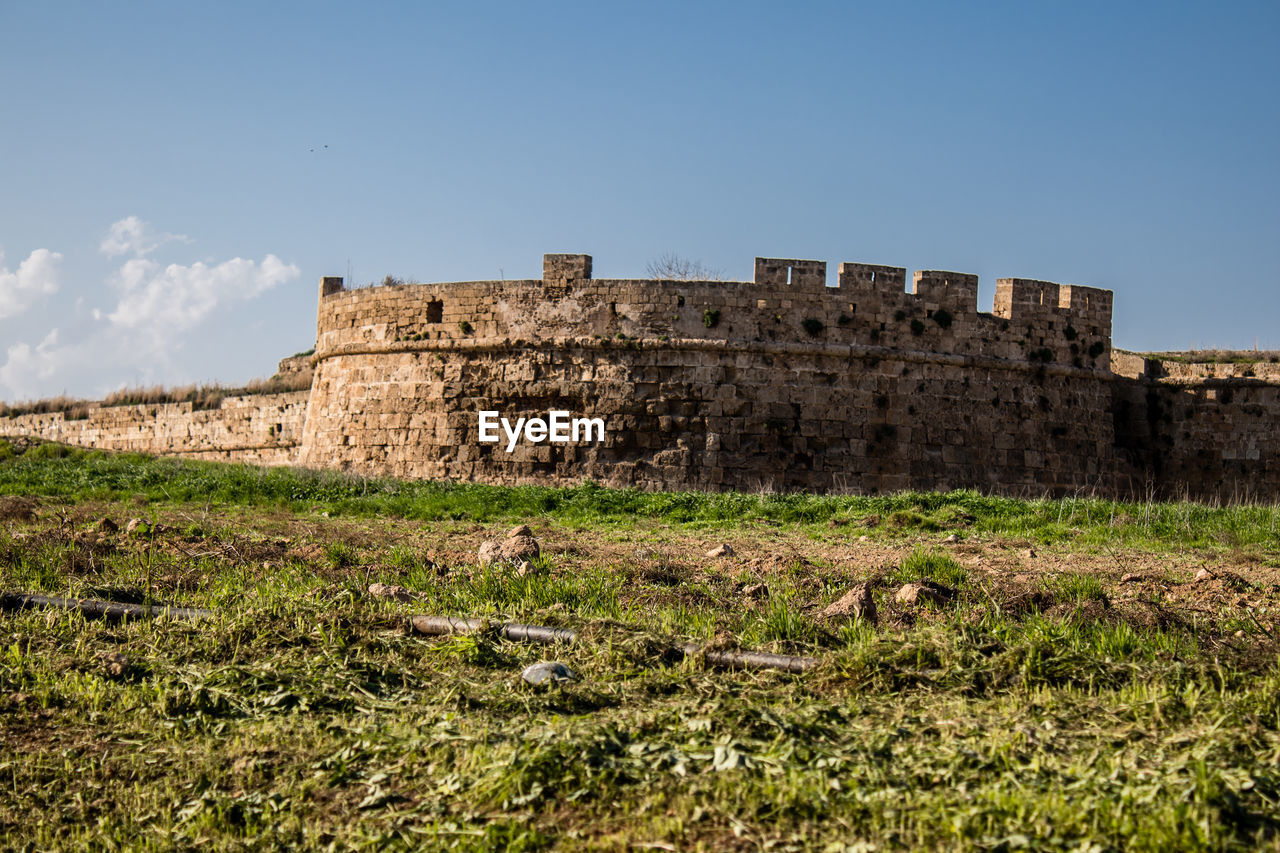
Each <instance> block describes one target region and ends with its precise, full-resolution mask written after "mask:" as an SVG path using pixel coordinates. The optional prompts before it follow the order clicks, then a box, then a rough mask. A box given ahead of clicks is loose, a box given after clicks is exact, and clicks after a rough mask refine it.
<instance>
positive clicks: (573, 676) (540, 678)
mask: <svg viewBox="0 0 1280 853" xmlns="http://www.w3.org/2000/svg"><path fill="white" fill-rule="evenodd" d="M520 677H521V678H522V679H524V681H525V683H526V684H564V683H566V682H569V681H577V680H578V674H577V673H576V672H574V671H573V670H571V669H569V667H567V666H565V665H564V664H562V663H561V662H560V661H558V660H553V661H544V662H542V663H535V664H533V665H532V666H527V667H525V670H524V672H522V673H520Z"/></svg>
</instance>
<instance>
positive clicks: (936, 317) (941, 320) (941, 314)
mask: <svg viewBox="0 0 1280 853" xmlns="http://www.w3.org/2000/svg"><path fill="white" fill-rule="evenodd" d="M954 319H955V318H954V317H952V316H951V312H950V311H948V310H947V309H946V308H939V309H938V310H937V311H934V312H933V322H935V323H937V324H938V325H939V326H941V327H942V328H944V329H949V328H951V321H952V320H954Z"/></svg>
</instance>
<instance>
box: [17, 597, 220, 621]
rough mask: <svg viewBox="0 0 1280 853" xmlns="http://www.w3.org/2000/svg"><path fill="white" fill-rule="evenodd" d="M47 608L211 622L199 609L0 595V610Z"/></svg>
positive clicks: (116, 616)
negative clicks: (206, 620) (207, 620)
mask: <svg viewBox="0 0 1280 853" xmlns="http://www.w3.org/2000/svg"><path fill="white" fill-rule="evenodd" d="M37 607H48V608H52V609H55V610H79V611H80V612H81V613H83V614H84V615H85V617H86V618H89V619H112V620H117V619H152V618H155V617H158V616H168V617H170V618H173V619H212V618H213V617H214V616H217V613H215V612H214V611H212V610H204V609H201V608H199V607H173V606H171V605H168V604H125V603H123V602H119V601H99V600H97V599H93V598H63V597H61V596H57V595H38V594H35V593H26V592H0V610H29V609H34V608H37Z"/></svg>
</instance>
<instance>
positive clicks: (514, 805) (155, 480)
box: [0, 445, 1280, 850]
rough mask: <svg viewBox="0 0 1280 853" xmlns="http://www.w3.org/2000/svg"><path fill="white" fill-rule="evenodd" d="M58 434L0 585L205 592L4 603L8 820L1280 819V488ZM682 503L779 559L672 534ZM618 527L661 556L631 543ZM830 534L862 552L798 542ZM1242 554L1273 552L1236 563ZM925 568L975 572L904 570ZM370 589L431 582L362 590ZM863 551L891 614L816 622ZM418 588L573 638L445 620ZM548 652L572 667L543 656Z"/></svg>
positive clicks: (1124, 843)
mask: <svg viewBox="0 0 1280 853" xmlns="http://www.w3.org/2000/svg"><path fill="white" fill-rule="evenodd" d="M41 447H51V446H50V445H43V446H41ZM52 447H55V449H52V450H46V449H39V448H37V451H35V452H33V451H27V452H26V453H25V454H20V455H19V454H14V455H13V457H12V458H9V459H8V460H7V461H0V494H8V495H12V496H21V501H20V502H19V501H17V499H15V498H9V499H5V500H9V501H10V502H11V503H12V508H13V511H12V512H11V513H7V514H5V515H4V517H3V518H0V578H2V580H0V583H2V585H3V587H4V588H5V589H21V590H24V591H28V592H45V593H49V594H65V595H73V596H79V597H97V598H110V599H114V600H119V601H125V600H132V601H135V602H142V601H155V602H161V603H169V604H177V605H183V606H191V607H205V608H210V609H214V610H216V611H217V615H216V616H215V617H214V618H213V619H211V620H206V621H202V622H200V623H188V622H182V621H177V620H167V619H163V618H161V619H157V620H154V621H139V622H133V621H125V622H118V623H109V622H102V621H89V620H86V619H84V618H83V617H82V616H81V615H80V614H78V613H76V612H66V611H33V610H28V611H21V612H13V613H6V614H3V615H0V619H3V625H2V630H0V847H5V848H15V849H30V850H44V849H86V848H92V849H98V848H108V849H110V848H127V849H142V850H148V849H155V850H161V849H165V850H168V849H191V848H204V849H215V850H223V849H237V850H238V849H250V848H252V849H255V850H256V849H296V848H304V849H314V848H332V849H364V848H369V849H375V848H376V849H460V850H490V849H515V850H541V849H551V848H554V849H569V850H575V849H680V850H726V849H728V850H733V849H742V850H753V849H760V848H769V849H776V850H811V849H819V850H826V849H831V850H846V849H987V850H1014V849H1023V848H1025V849H1038V850H1081V849H1103V850H1107V849H1125V850H1170V849H1177V850H1196V849H1206V850H1208V849H1212V850H1255V849H1260V848H1264V849H1275V848H1276V847H1277V845H1278V843H1280V805H1278V803H1280V733H1278V732H1280V658H1278V657H1277V655H1278V652H1280V649H1278V647H1277V645H1276V643H1275V642H1274V639H1273V635H1274V634H1275V632H1276V630H1277V624H1276V622H1277V619H1276V616H1277V612H1278V611H1277V604H1278V603H1280V591H1278V590H1277V588H1276V587H1275V584H1274V582H1272V581H1269V580H1267V578H1269V577H1271V575H1267V574H1265V571H1264V569H1263V568H1259V570H1258V572H1252V571H1251V570H1250V569H1249V568H1248V566H1250V565H1256V566H1258V567H1265V566H1266V565H1268V564H1269V562H1270V561H1273V560H1274V559H1275V557H1276V549H1277V544H1276V541H1275V539H1274V537H1273V536H1270V535H1269V533H1268V531H1269V529H1270V528H1271V526H1272V525H1274V522H1275V513H1276V510H1275V508H1274V507H1220V508H1210V507H1200V506H1193V505H1183V504H1159V505H1150V506H1146V505H1133V504H1122V503H1114V502H1103V501H1093V500H1079V501H1057V502H1054V501H1013V500H1008V499H996V498H987V497H983V496H980V495H977V494H974V493H967V492H966V493H952V494H949V495H898V496H892V497H886V498H815V497H804V496H787V497H775V496H750V495H734V494H730V495H660V494H646V493H638V492H622V491H612V490H607V489H601V488H598V487H595V486H590V485H588V486H579V487H575V488H570V489H536V488H516V489H502V488H497V487H483V486H446V485H441V484H430V483H403V482H397V481H392V480H365V479H359V478H353V477H344V476H342V475H330V474H316V473H313V472H306V471H296V470H263V469H256V468H252V467H248V466H239V465H218V464H213V463H194V462H175V461H172V460H160V459H153V458H150V457H137V456H113V455H107V454H98V453H85V452H82V451H67V450H59V449H56V446H52ZM6 505H8V504H6ZM324 513H328V514H329V516H328V517H326V516H325V515H324ZM895 513H907V514H910V515H911V516H912V518H908V519H906V520H905V521H904V520H903V519H901V518H899V519H897V520H896V521H891V519H892V518H893V517H894V514H895ZM133 516H139V517H144V521H145V524H140V525H138V526H136V527H135V529H134V531H133V532H132V533H129V532H126V530H125V529H124V521H125V520H127V519H128V518H130V517H133ZM873 516H877V517H878V518H876V519H874V522H875V523H874V524H871V523H869V522H870V521H872V520H873V519H872V517H873ZM104 517H105V518H109V519H113V520H114V523H113V524H106V523H104V522H103V521H102V519H103V518H104ZM915 518H918V519H924V520H925V521H927V522H928V523H927V524H926V523H923V522H920V521H916V520H914V519H915ZM1117 519H1121V520H1120V521H1119V522H1117ZM761 520H764V521H767V522H769V523H768V524H761V523H760V522H761ZM516 521H521V522H528V523H530V524H531V525H533V526H534V529H535V533H536V535H538V536H539V537H540V538H541V539H542V540H543V542H544V551H543V555H542V557H540V558H539V559H538V560H537V561H536V563H535V564H534V565H532V566H531V567H530V569H531V570H530V571H527V572H526V573H525V574H523V575H520V574H518V573H517V572H516V571H515V569H514V567H503V566H489V567H485V568H481V567H479V566H478V565H476V563H475V560H474V553H475V551H474V549H475V547H476V546H478V544H479V540H480V539H481V538H483V537H485V536H490V535H492V532H491V531H492V529H494V528H496V527H498V526H499V525H503V524H506V523H508V522H516ZM833 521H835V522H836V523H835V524H834V525H833V524H832V523H831V522H833ZM935 524H936V525H938V526H939V529H940V530H954V531H958V532H959V534H960V536H961V539H962V543H961V544H962V545H963V548H964V549H965V550H964V551H963V552H962V551H960V550H957V549H958V548H960V547H961V546H960V545H957V546H955V547H952V548H950V549H948V548H947V547H944V546H941V545H939V544H938V541H939V538H940V537H939V535H938V533H939V530H929V529H928V527H929V526H930V525H935ZM484 525H491V527H485V526H484ZM672 528H676V529H679V530H682V531H686V533H685V534H682V535H687V536H691V537H697V536H699V535H702V534H700V533H699V532H700V531H703V532H706V531H710V532H711V533H712V534H713V535H714V538H716V539H719V538H720V537H721V536H722V534H724V535H725V536H727V537H731V538H733V540H734V542H735V547H737V546H738V543H742V544H741V547H739V548H738V550H740V551H750V552H751V553H753V554H754V553H760V554H764V555H766V559H763V560H761V559H756V558H752V559H747V558H744V557H733V558H727V559H723V560H720V561H712V560H708V559H704V558H702V557H701V555H702V553H703V552H705V550H706V549H707V547H709V545H703V546H701V547H699V548H697V549H693V548H691V547H689V545H688V542H689V540H688V539H675V540H672V539H670V538H662V539H661V541H660V546H654V545H650V544H648V543H651V542H655V541H658V540H659V535H661V536H662V537H668V536H669V534H670V530H671V529H672ZM793 534H794V535H793ZM623 535H625V541H626V542H627V543H640V544H641V545H642V546H643V548H642V549H641V550H640V551H628V552H627V555H626V556H625V557H620V556H618V555H619V553H620V552H619V551H618V550H617V549H618V545H617V541H616V540H617V539H618V538H619V536H623ZM782 535H786V536H791V537H792V538H789V539H779V538H778V537H779V536H782ZM864 535H865V536H869V537H870V538H871V539H872V540H873V541H872V542H871V543H869V544H860V543H859V541H858V539H859V537H861V536H864ZM999 536H1006V537H1014V536H1016V537H1023V538H1026V539H1028V540H1033V541H1035V542H1037V543H1052V544H1053V547H1054V549H1055V555H1056V562H1055V563H1054V564H1053V565H1054V570H1053V571H1044V572H1041V573H1038V574H1029V573H1028V571H1027V569H1026V566H1025V565H1022V564H1020V565H1018V566H1011V567H1009V568H1007V569H1005V568H1000V566H1001V565H1003V563H1002V561H1007V560H1008V557H1007V554H1008V548H1007V547H1005V546H1004V545H1003V544H1001V543H999V542H994V541H987V540H986V539H985V537H999ZM703 538H704V540H707V541H710V540H711V539H712V538H713V536H711V535H706V536H703ZM819 538H820V539H821V541H822V547H823V548H825V549H828V550H829V551H830V550H832V549H834V550H836V551H840V552H842V553H847V554H849V555H851V561H850V565H852V568H849V567H845V564H843V563H842V564H841V566H840V567H833V566H831V565H829V564H828V561H825V560H822V559H818V558H817V557H816V556H815V557H814V559H812V560H806V559H804V558H803V555H801V556H797V555H796V554H794V553H793V552H792V551H791V548H792V547H793V546H792V545H791V544H790V543H792V542H795V541H799V542H804V541H814V542H815V543H816V542H817V541H818V539H819ZM459 540H460V541H462V542H463V543H464V546H455V545H454V544H450V543H454V542H455V541H459ZM551 541H556V542H570V543H571V544H572V547H569V546H557V547H555V548H551V547H546V545H547V543H548V542H551ZM984 541H987V544H983V543H984ZM682 543H683V544H682ZM876 543H889V544H888V545H878V544H876ZM628 547H630V545H628ZM680 548H684V549H685V550H688V551H692V554H691V555H685V554H682V553H680V551H679V550H678V549H680ZM1096 548H1103V549H1104V550H1105V553H1106V555H1107V557H1106V560H1108V561H1109V560H1110V559H1111V557H1113V556H1114V558H1115V559H1116V561H1117V563H1119V564H1124V565H1128V564H1129V563H1130V562H1133V561H1134V560H1133V557H1134V555H1136V554H1137V553H1138V549H1141V550H1142V552H1143V553H1144V554H1151V553H1154V554H1157V555H1170V558H1172V557H1173V556H1177V555H1181V554H1184V553H1185V552H1187V551H1188V550H1189V549H1202V548H1207V549H1209V550H1208V552H1207V553H1208V554H1209V556H1207V557H1206V556H1203V555H1198V556H1197V558H1196V559H1198V560H1200V561H1202V562H1205V561H1207V562H1206V564H1207V565H1208V567H1209V569H1210V571H1211V574H1212V575H1213V577H1212V579H1210V580H1205V581H1202V582H1199V585H1197V582H1192V581H1189V580H1188V581H1187V582H1185V583H1184V582H1182V581H1178V582H1176V583H1175V582H1172V581H1166V580H1163V579H1159V578H1157V579H1155V580H1151V581H1141V582H1139V581H1132V580H1127V581H1126V580H1121V579H1120V578H1118V576H1117V574H1116V573H1112V574H1106V573H1099V572H1096V571H1084V570H1072V568H1071V565H1072V560H1073V557H1074V556H1075V555H1080V554H1084V553H1085V552H1087V551H1090V550H1092V549H1096ZM1241 548H1247V549H1251V551H1250V553H1251V554H1252V555H1253V556H1252V557H1251V558H1250V560H1251V562H1249V561H1246V563H1245V564H1243V567H1242V564H1240V563H1239V562H1238V561H1237V562H1230V563H1229V564H1230V565H1231V566H1233V567H1234V568H1233V569H1232V570H1230V571H1228V570H1227V569H1225V568H1223V566H1225V565H1227V564H1228V561H1231V560H1234V556H1233V555H1236V554H1238V552H1239V550H1240V549H1241ZM886 549H892V550H886ZM824 553H826V552H824ZM864 553H865V554H871V553H875V554H881V555H882V554H885V553H892V554H895V555H897V556H895V557H893V559H892V560H891V561H889V562H885V561H884V559H883V558H877V559H874V560H872V559H867V560H866V561H865V563H863V564H860V563H859V555H861V554H864ZM1197 554H1199V552H1197ZM1213 555H1217V556H1216V557H1214V556H1213ZM1255 557H1256V559H1254V558H1255ZM1144 559H1150V558H1144ZM1159 559H1163V557H1161V558H1159ZM753 560H754V562H753ZM1090 560H1092V562H1089V563H1088V565H1091V566H1096V565H1098V558H1097V557H1096V556H1095V557H1091V558H1090ZM1084 564H1085V561H1084V560H1081V565H1084ZM1033 565H1034V564H1033ZM1241 572H1242V573H1243V574H1240V573H1241ZM925 580H927V581H933V582H935V583H939V584H945V585H946V586H948V587H950V588H952V589H954V590H955V595H954V597H953V598H951V599H949V600H947V601H945V602H940V603H939V602H935V603H931V604H928V605H923V606H920V607H916V608H908V607H905V606H903V605H900V604H898V603H896V602H895V601H894V600H893V593H894V590H895V589H896V588H897V587H898V586H899V585H900V584H903V583H909V582H918V581H925ZM374 581H380V582H387V583H396V584H399V585H402V586H404V587H405V588H407V589H408V590H410V591H411V592H412V593H413V594H414V595H415V596H416V599H415V600H414V601H413V602H410V603H401V602H395V601H389V600H385V599H377V598H373V597H371V596H370V595H368V594H367V592H366V589H367V587H368V585H369V584H370V583H371V582H374ZM748 581H750V583H747V582H748ZM860 581H865V582H868V583H870V584H871V585H872V587H873V590H874V595H875V598H876V600H877V603H878V605H879V610H880V622H879V624H878V625H876V626H871V625H868V624H866V623H863V622H856V621H849V620H834V621H833V620H827V619H823V618H820V617H819V616H818V612H819V611H820V610H821V609H822V607H823V606H825V604H827V603H829V602H830V601H831V600H833V599H834V598H835V597H838V596H839V594H840V593H841V592H842V591H844V590H846V589H848V588H849V587H850V586H852V584H853V583H855V582H860ZM1143 584H1145V585H1143ZM1175 593H1176V594H1175ZM1179 596H1181V597H1179ZM1188 596H1190V597H1188ZM1241 601H1244V602H1246V603H1245V604H1241V603H1240V602H1241ZM412 613H441V614H446V615H457V616H488V617H490V618H494V619H512V620H518V621H522V622H532V623H536V624H552V625H561V626H567V627H572V628H574V629H575V631H576V632H577V635H578V639H577V640H576V641H575V642H574V644H573V645H572V646H566V645H558V646H537V645H528V644H521V643H512V642H507V641H504V640H502V639H501V638H500V637H498V636H497V635H496V633H494V632H480V633H477V634H470V635H462V636H451V637H445V638H440V639H434V638H428V637H424V636H422V635H418V634H415V633H413V632H412V631H410V630H408V629H407V627H406V623H407V618H408V616H409V615H410V614H412ZM691 640H694V641H698V642H702V643H706V644H707V646H708V648H730V647H732V648H755V649H760V650H766V651H773V652H778V653H784V654H803V655H810V656H814V657H817V658H818V659H819V660H820V663H819V665H818V667H816V668H815V669H814V670H811V671H810V672H809V673H807V674H805V675H803V676H797V675H790V674H785V673H778V672H761V671H757V672H746V671H738V672H726V671H718V670H713V669H710V668H707V667H705V666H703V665H701V664H700V663H699V662H698V661H697V660H687V661H683V662H680V661H675V660H672V659H671V658H670V656H669V655H668V654H667V653H666V651H665V650H666V649H668V648H669V643H670V642H673V641H681V642H688V641H691ZM551 659H558V660H563V661H564V662H566V663H567V664H569V665H570V667H571V668H572V669H573V670H575V671H576V672H578V673H580V674H581V676H582V678H581V680H580V681H578V682H574V683H570V684H566V685H563V686H558V687H553V688H550V689H536V688H532V687H529V686H527V685H524V684H523V683H522V682H521V681H520V678H519V673H520V671H521V670H522V669H523V668H524V667H525V666H527V665H529V664H531V663H534V662H537V661H539V660H551Z"/></svg>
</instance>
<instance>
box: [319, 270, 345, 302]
mask: <svg viewBox="0 0 1280 853" xmlns="http://www.w3.org/2000/svg"><path fill="white" fill-rule="evenodd" d="M344 289H345V288H344V287H343V284H342V276H340V275H327V276H325V277H324V278H322V279H320V298H321V299H324V298H325V297H326V296H330V295H332V294H334V293H341V292H342V291H343V290H344Z"/></svg>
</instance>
